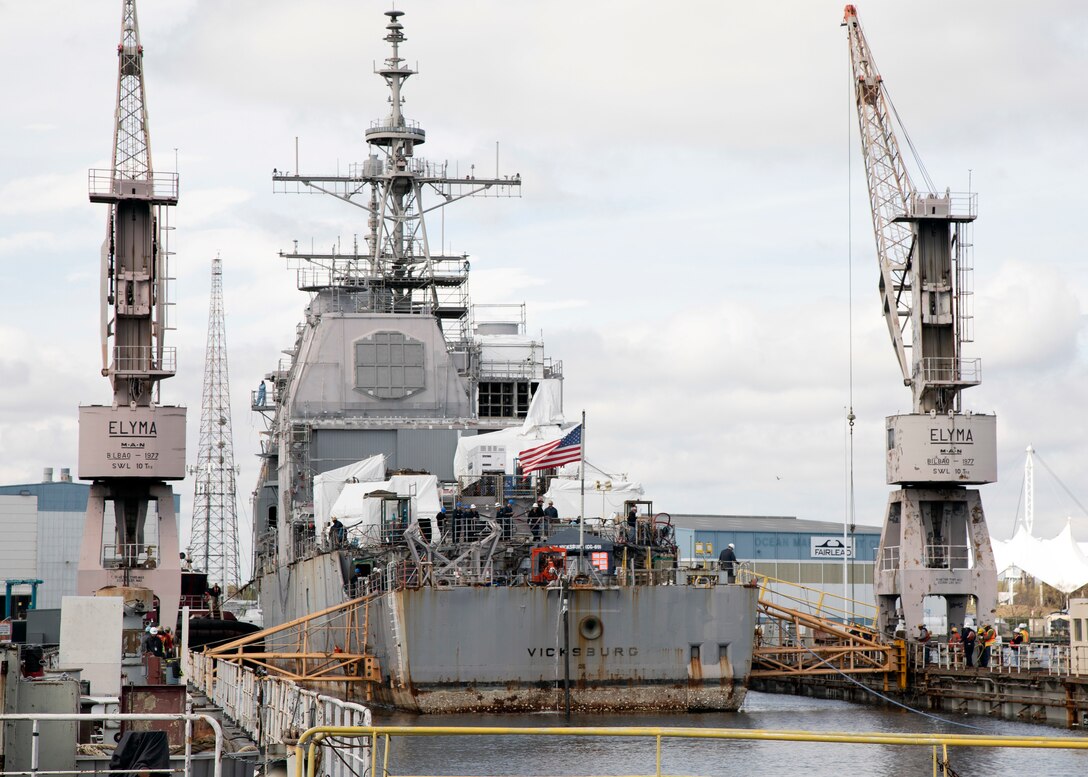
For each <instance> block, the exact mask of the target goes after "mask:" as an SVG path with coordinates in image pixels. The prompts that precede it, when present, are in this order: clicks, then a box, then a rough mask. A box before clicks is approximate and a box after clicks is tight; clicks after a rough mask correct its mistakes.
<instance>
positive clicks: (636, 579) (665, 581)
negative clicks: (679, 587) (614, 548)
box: [618, 569, 676, 586]
mask: <svg viewBox="0 0 1088 777" xmlns="http://www.w3.org/2000/svg"><path fill="white" fill-rule="evenodd" d="M618 578H619V581H620V584H621V585H629V586H647V585H673V584H674V583H675V582H676V570H675V569H625V570H619V575H618Z"/></svg>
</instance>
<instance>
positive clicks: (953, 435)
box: [929, 427, 975, 445]
mask: <svg viewBox="0 0 1088 777" xmlns="http://www.w3.org/2000/svg"><path fill="white" fill-rule="evenodd" d="M929 441H930V442H938V443H940V442H956V443H960V444H961V445H973V444H974V442H975V435H974V434H973V433H972V431H971V430H970V429H945V428H943V427H934V428H931V429H930V430H929Z"/></svg>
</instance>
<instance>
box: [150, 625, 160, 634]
mask: <svg viewBox="0 0 1088 777" xmlns="http://www.w3.org/2000/svg"><path fill="white" fill-rule="evenodd" d="M151 633H152V634H158V633H159V630H158V629H157V628H155V627H154V626H152V627H151Z"/></svg>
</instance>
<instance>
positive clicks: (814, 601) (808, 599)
mask: <svg viewBox="0 0 1088 777" xmlns="http://www.w3.org/2000/svg"><path fill="white" fill-rule="evenodd" d="M743 563H747V562H743ZM737 582H739V583H742V584H745V585H757V586H758V587H759V603H760V608H761V610H762V611H764V614H767V612H766V611H768V610H771V609H782V608H785V609H788V610H790V611H793V612H797V613H799V614H802V615H805V616H809V617H811V618H817V619H819V620H823V621H828V622H832V623H836V624H845V625H847V626H849V627H850V628H852V629H854V630H856V631H858V632H859V634H865V635H868V634H871V633H872V629H873V624H874V623H875V622H876V617H877V608H876V605H875V604H873V603H872V602H865V601H861V600H858V599H851V598H850V597H846V596H843V595H842V594H836V593H834V592H831V591H826V590H823V589H820V588H812V587H810V586H806V585H801V584H800V583H794V582H791V581H788V580H779V579H778V578H774V577H769V576H767V575H761V574H758V573H755V572H752V571H751V570H749V569H744V568H742V569H741V570H738V574H737ZM762 618H763V616H762V615H761V619H762ZM765 622H766V623H768V624H769V625H770V628H771V631H770V632H766V633H765V634H764V641H765V642H770V643H771V644H784V643H780V642H778V641H776V640H778V639H779V637H777V636H775V634H774V633H773V631H774V629H775V628H777V627H778V626H779V625H780V624H781V623H782V621H780V620H779V619H776V618H770V617H768V618H766V620H765ZM799 636H803V635H798V634H793V633H783V634H782V635H781V637H780V639H782V640H796V639H798V637H799ZM810 636H811V638H812V639H816V640H818V639H820V638H821V635H820V634H819V633H813V634H811V635H810Z"/></svg>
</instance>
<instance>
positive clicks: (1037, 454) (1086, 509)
mask: <svg viewBox="0 0 1088 777" xmlns="http://www.w3.org/2000/svg"><path fill="white" fill-rule="evenodd" d="M1035 458H1037V459H1038V460H1039V463H1040V464H1042V465H1043V466H1044V467H1046V471H1047V472H1049V473H1050V474H1051V475H1053V476H1054V479H1055V480H1057V481H1058V485H1059V486H1061V487H1062V490H1063V491H1064V492H1065V493H1066V494H1068V495H1069V498H1070V499H1072V500H1073V503H1074V504H1076V506H1077V507H1079V508H1080V509H1081V511H1082V512H1083V513H1084V514H1085V515H1088V508H1086V507H1085V506H1084V505H1082V504H1081V503H1080V500H1079V499H1077V497H1076V496H1074V495H1073V492H1072V491H1070V490H1069V488H1068V486H1066V485H1065V483H1063V482H1062V479H1061V478H1060V477H1058V473H1056V472H1055V471H1054V470H1052V469H1051V468H1050V465H1049V464H1047V463H1046V462H1045V461H1043V457H1042V456H1040V455H1039V451H1035Z"/></svg>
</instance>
